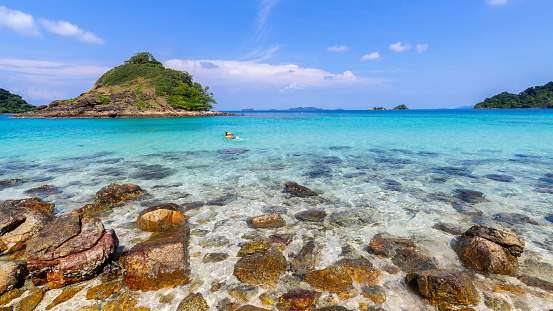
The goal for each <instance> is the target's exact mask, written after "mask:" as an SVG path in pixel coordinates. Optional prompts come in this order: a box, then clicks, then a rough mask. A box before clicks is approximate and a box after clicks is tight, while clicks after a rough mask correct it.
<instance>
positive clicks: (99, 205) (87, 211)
mask: <svg viewBox="0 0 553 311" xmlns="http://www.w3.org/2000/svg"><path fill="white" fill-rule="evenodd" d="M145 193H146V191H145V190H143V189H142V188H140V187H139V186H137V185H134V184H123V183H118V182H114V183H111V184H109V185H107V186H105V187H104V188H102V189H100V191H98V192H96V197H95V199H94V203H92V204H87V205H85V206H83V207H81V209H80V211H81V212H82V213H83V214H84V215H85V216H88V217H91V216H96V215H98V214H100V213H101V212H103V211H107V210H109V209H111V208H112V207H114V206H117V205H120V204H122V203H123V202H125V201H127V200H132V199H136V198H138V197H140V196H141V195H143V194H145Z"/></svg>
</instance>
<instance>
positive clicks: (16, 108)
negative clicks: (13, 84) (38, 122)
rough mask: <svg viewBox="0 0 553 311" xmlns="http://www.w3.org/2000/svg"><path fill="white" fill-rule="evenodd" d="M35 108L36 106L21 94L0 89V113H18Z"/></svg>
mask: <svg viewBox="0 0 553 311" xmlns="http://www.w3.org/2000/svg"><path fill="white" fill-rule="evenodd" d="M35 108H36V106H33V105H31V104H29V103H27V102H26V101H25V100H24V99H23V98H21V96H19V95H17V94H12V93H10V92H9V91H7V90H4V89H0V113H2V114H3V113H20V112H27V111H31V110H33V109H35Z"/></svg>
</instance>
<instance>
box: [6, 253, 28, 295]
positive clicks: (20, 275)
mask: <svg viewBox="0 0 553 311" xmlns="http://www.w3.org/2000/svg"><path fill="white" fill-rule="evenodd" d="M27 273H28V272H27V267H26V264H25V263H22V262H13V261H0V296H2V294H4V293H5V292H7V291H9V290H12V289H14V288H15V286H16V285H17V284H18V283H20V282H21V281H22V280H24V279H25V277H26V276H27Z"/></svg>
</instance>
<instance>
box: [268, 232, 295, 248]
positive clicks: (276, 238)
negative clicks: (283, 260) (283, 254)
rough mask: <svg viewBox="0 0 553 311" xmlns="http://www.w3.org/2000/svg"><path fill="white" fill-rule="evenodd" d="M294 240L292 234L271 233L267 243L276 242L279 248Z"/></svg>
mask: <svg viewBox="0 0 553 311" xmlns="http://www.w3.org/2000/svg"><path fill="white" fill-rule="evenodd" d="M293 240H294V236H293V235H292V234H273V235H271V236H269V243H273V244H276V245H277V247H278V248H279V249H280V250H283V249H285V248H286V246H288V245H290V243H292V241H293Z"/></svg>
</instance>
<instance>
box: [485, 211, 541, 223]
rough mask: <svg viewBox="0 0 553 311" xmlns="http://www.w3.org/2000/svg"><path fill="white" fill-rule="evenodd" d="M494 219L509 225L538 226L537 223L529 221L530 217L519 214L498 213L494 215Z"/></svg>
mask: <svg viewBox="0 0 553 311" xmlns="http://www.w3.org/2000/svg"><path fill="white" fill-rule="evenodd" d="M494 218H495V219H496V220H499V221H503V222H506V223H508V224H511V225H523V224H526V223H529V224H532V225H539V223H538V222H536V221H534V220H532V219H530V217H528V216H526V215H523V214H519V213H498V214H495V215H494Z"/></svg>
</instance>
